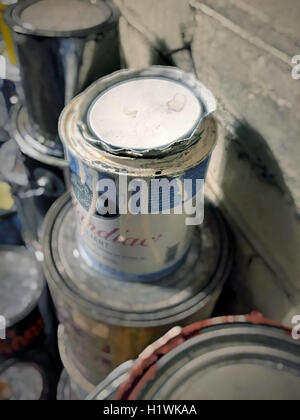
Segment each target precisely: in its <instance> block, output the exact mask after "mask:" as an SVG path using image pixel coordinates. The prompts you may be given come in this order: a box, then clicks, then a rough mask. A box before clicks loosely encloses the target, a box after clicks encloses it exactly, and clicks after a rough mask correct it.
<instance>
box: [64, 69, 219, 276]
mask: <svg viewBox="0 0 300 420" xmlns="http://www.w3.org/2000/svg"><path fill="white" fill-rule="evenodd" d="M215 108H216V102H215V99H214V97H213V95H212V93H211V92H210V91H209V90H208V89H207V88H206V87H205V86H204V85H203V84H202V83H201V82H200V81H199V80H197V79H196V78H195V77H194V76H193V75H192V74H188V73H185V72H184V71H182V70H180V69H177V68H175V67H160V66H153V67H150V68H148V69H144V70H139V71H132V70H123V71H119V72H116V73H113V74H112V75H110V76H106V77H104V78H102V79H99V80H98V81H97V82H95V83H94V84H93V85H92V86H90V87H89V88H88V89H87V90H86V91H85V92H83V93H82V94H81V95H79V96H78V97H76V98H75V99H74V100H72V101H71V102H70V104H69V105H67V107H66V108H65V109H64V111H63V113H62V115H61V117H60V122H59V132H60V137H61V140H62V142H63V143H64V146H65V154H66V157H67V158H68V161H69V165H70V170H71V184H72V192H73V200H74V206H75V208H76V216H77V220H78V223H77V225H78V226H77V227H76V229H77V231H78V235H77V241H78V249H79V252H80V254H81V256H82V257H83V258H84V259H86V261H87V263H88V264H90V265H93V266H94V268H95V269H96V268H97V269H98V270H99V271H100V272H102V273H104V274H105V273H106V274H112V275H115V276H119V277H120V278H123V279H128V280H130V279H131V280H138V281H142V280H145V281H147V280H149V279H151V280H153V279H155V278H159V277H163V276H166V275H167V274H168V273H170V272H171V271H172V270H175V269H176V268H177V267H178V266H179V265H180V264H181V263H182V261H183V260H184V258H185V257H186V255H187V253H188V251H189V249H190V247H191V243H192V238H193V231H194V228H195V226H193V225H190V224H189V222H187V214H186V212H185V211H184V210H183V204H184V205H185V206H187V205H188V203H191V202H192V201H193V199H195V197H196V196H198V195H199V194H201V192H202V191H203V189H202V187H203V184H201V183H200V182H198V181H200V180H204V178H205V175H206V171H207V167H208V164H209V160H210V156H211V153H212V150H213V147H214V145H215V142H216V139H217V129H216V122H215V120H214V119H213V118H212V117H211V116H210V114H211V113H212V112H213V111H214V110H215ZM104 180H106V181H107V182H108V183H110V185H111V184H112V189H114V188H115V190H116V193H115V198H114V197H113V198H111V199H110V198H109V199H107V200H108V201H109V200H110V201H111V202H114V205H115V209H114V211H110V210H109V211H108V212H107V213H105V209H103V207H102V205H103V196H105V194H103V193H104V191H103V190H101V188H102V186H101V185H100V184H101V183H103V182H104ZM156 181H157V182H161V183H164V182H166V181H168V185H169V186H170V185H171V183H172V188H174V189H171V193H170V196H168V195H166V196H164V195H163V193H161V192H160V190H159V188H158V187H157V185H158V184H157V183H156ZM184 181H186V184H184ZM188 181H190V184H189V185H190V186H191V187H190V190H189V191H188V188H187V187H185V185H187V184H188ZM155 183H156V184H155ZM182 184H184V187H182ZM160 185H162V184H160ZM155 186H156V187H157V188H156V189H155ZM142 187H144V190H143V191H145V196H144V197H146V204H145V208H144V210H145V209H146V211H144V210H141V206H140V208H137V209H134V211H132V210H133V209H132V207H130V206H131V205H132V206H134V205H135V204H133V203H132V201H131V200H135V199H136V194H138V193H139V192H140V191H141V188H142ZM108 188H109V187H108ZM131 188H133V189H131ZM128 189H129V190H130V191H129V192H128V195H127V193H126V191H127V190H128ZM179 190H180V194H181V195H180V194H179ZM141 195H143V192H142V193H141ZM164 197H166V198H164ZM128 199H129V200H128ZM139 200H140V204H141V202H142V201H143V198H140V199H139ZM139 200H138V199H137V201H139ZM104 201H105V200H104ZM130 202H131V204H130ZM129 207H130V209H129ZM137 207H139V204H137ZM199 208H200V206H199ZM103 210H104V211H103ZM200 223H201V221H199V223H198V224H200ZM195 224H196V223H195ZM174 226H176V229H174Z"/></svg>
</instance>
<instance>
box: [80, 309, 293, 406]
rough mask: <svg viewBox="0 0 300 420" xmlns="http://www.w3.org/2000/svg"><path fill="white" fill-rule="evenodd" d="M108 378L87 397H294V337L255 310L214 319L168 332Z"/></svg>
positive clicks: (253, 398)
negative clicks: (250, 312)
mask: <svg viewBox="0 0 300 420" xmlns="http://www.w3.org/2000/svg"><path fill="white" fill-rule="evenodd" d="M124 375H125V380H124V381H123V383H122V384H121V386H119V384H120V382H121V381H122V377H124ZM126 376H127V378H126ZM111 378H113V380H109V378H108V379H107V380H106V381H104V382H103V383H101V384H100V385H99V386H98V387H97V388H96V390H95V391H94V392H93V393H92V394H91V395H90V396H89V397H88V398H87V399H89V400H107V399H121V400H172V401H180V400H249V399H250V400H256V399H258V400H300V391H299V390H300V342H299V341H296V340H293V339H292V338H291V330H290V329H288V328H284V327H282V326H280V325H279V324H277V323H275V322H272V321H269V320H266V319H264V318H263V317H262V316H261V315H260V314H257V313H254V314H251V315H246V316H232V317H222V318H216V319H211V320H208V321H204V322H199V323H195V324H193V325H190V326H188V327H185V328H183V329H180V328H177V329H173V331H172V330H171V331H169V333H167V334H166V335H165V336H164V337H162V338H161V339H160V340H158V341H156V342H155V343H153V344H152V345H151V346H149V347H148V348H146V350H145V351H144V352H143V353H141V355H140V356H139V358H138V359H137V360H136V362H134V363H133V362H129V366H128V369H127V370H126V369H122V367H120V368H118V369H116V371H115V372H113V373H112V374H111ZM152 414H153V412H152Z"/></svg>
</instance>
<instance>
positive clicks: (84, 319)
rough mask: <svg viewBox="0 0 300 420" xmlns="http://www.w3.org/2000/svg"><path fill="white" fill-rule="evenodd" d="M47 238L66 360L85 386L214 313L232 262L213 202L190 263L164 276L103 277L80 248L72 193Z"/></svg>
mask: <svg viewBox="0 0 300 420" xmlns="http://www.w3.org/2000/svg"><path fill="white" fill-rule="evenodd" d="M43 237H44V240H43V251H44V272H45V276H46V279H47V281H48V284H49V286H50V290H51V293H52V296H53V300H54V303H55V306H56V309H57V313H58V318H59V320H60V322H61V324H62V325H63V329H64V331H63V334H62V340H60V341H61V342H63V348H64V351H63V353H65V354H66V357H65V358H64V359H65V360H66V361H67V362H65V361H64V364H65V367H66V368H67V370H68V372H69V374H70V375H71V376H72V372H71V371H70V369H68V366H70V365H71V366H72V371H74V369H73V367H74V368H75V369H76V371H77V372H79V374H80V375H78V376H80V377H81V378H84V383H82V381H81V380H78V382H80V381H81V383H79V385H80V386H81V387H82V388H83V389H86V388H85V385H86V383H88V384H91V386H94V385H96V384H98V383H99V381H100V380H101V379H103V378H104V377H106V376H107V374H108V373H109V372H110V371H111V370H112V369H113V368H114V367H116V366H118V365H119V364H120V363H122V362H124V361H126V360H128V359H131V358H135V357H137V355H138V354H139V353H140V351H141V350H142V349H143V348H144V347H145V346H146V345H147V344H149V343H151V342H152V341H153V340H154V339H155V338H157V337H159V336H161V334H162V333H164V332H165V331H167V330H168V329H169V328H170V327H171V326H172V325H177V324H178V323H179V324H182V325H183V324H189V323H190V322H192V321H193V320H199V319H205V318H207V317H209V316H210V315H211V313H212V311H213V308H214V306H215V303H216V300H217V299H218V297H219V294H220V292H221V290H222V287H223V284H224V282H225V280H226V278H227V276H228V274H229V272H230V270H231V266H232V249H231V242H230V237H229V235H228V231H227V228H226V226H225V224H224V222H223V219H222V217H221V216H220V214H219V212H218V211H217V210H216V209H215V208H214V207H213V206H212V205H210V204H207V207H206V218H205V223H204V225H203V226H202V227H201V229H200V230H198V231H197V233H196V234H195V238H194V240H193V245H192V247H191V250H190V252H189V254H188V256H187V257H186V259H185V261H184V262H183V263H182V265H181V266H180V267H179V268H178V269H177V270H176V271H174V272H173V273H172V274H170V275H169V276H166V277H165V278H163V279H160V280H159V281H152V282H132V281H125V280H124V279H119V278H118V277H116V276H101V275H99V272H98V271H97V270H94V269H93V267H92V266H89V265H88V264H87V263H86V262H85V260H83V259H82V258H81V256H80V253H79V251H78V249H77V242H76V240H75V238H76V220H75V218H74V209H73V207H72V203H71V197H70V194H66V195H65V196H64V197H62V198H61V199H59V200H58V201H57V202H56V203H55V204H54V205H53V206H52V208H51V209H50V211H49V213H48V215H47V217H46V220H45V225H44V235H43ZM61 347H62V346H61ZM61 353H62V352H61ZM66 364H68V366H66ZM73 376H74V374H73ZM74 379H75V378H74ZM89 390H90V389H88V391H89Z"/></svg>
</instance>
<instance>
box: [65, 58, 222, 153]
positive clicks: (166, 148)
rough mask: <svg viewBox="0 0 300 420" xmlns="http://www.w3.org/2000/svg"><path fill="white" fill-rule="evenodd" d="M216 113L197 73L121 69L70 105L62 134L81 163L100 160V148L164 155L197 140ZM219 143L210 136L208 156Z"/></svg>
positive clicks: (160, 69)
mask: <svg viewBox="0 0 300 420" xmlns="http://www.w3.org/2000/svg"><path fill="white" fill-rule="evenodd" d="M215 109H216V101H215V98H214V97H213V95H212V93H211V92H210V91H209V90H208V89H207V88H206V87H205V86H204V85H203V84H202V83H201V82H200V81H199V80H198V79H196V77H195V76H194V75H193V74H190V73H186V72H184V71H182V70H180V69H178V68H175V67H161V66H152V67H150V68H147V69H143V70H122V71H118V72H116V73H113V74H112V75H109V76H106V77H104V78H102V79H99V80H98V81H97V82H95V83H94V84H93V85H92V86H90V87H89V88H88V89H87V90H86V91H85V92H84V93H83V94H81V95H80V96H79V97H77V98H75V100H73V101H71V103H70V104H69V105H67V107H66V108H65V110H64V111H63V113H62V116H61V119H60V124H59V127H60V136H61V139H62V141H63V142H64V143H65V145H66V147H67V148H69V149H71V151H73V153H75V155H77V154H78V157H81V155H82V158H81V159H82V160H85V159H86V160H88V159H90V160H91V159H92V158H93V156H94V157H95V156H96V155H97V154H98V156H99V150H102V151H106V152H109V153H111V154H115V155H122V156H128V157H130V156H137V157H155V156H160V157H161V156H164V155H167V154H170V153H171V154H175V153H178V152H179V151H182V150H185V149H187V148H189V147H190V146H191V145H193V144H194V143H196V142H197V141H199V139H200V138H201V134H202V133H203V131H204V128H205V126H203V124H202V123H203V121H204V120H205V118H206V117H207V116H208V115H210V114H211V113H213V112H214V111H215ZM215 140H216V139H215V137H214V136H212V138H211V139H210V144H209V145H208V146H207V147H206V149H207V150H206V156H207V155H208V154H209V153H210V152H211V149H212V147H213V145H214V143H215ZM88 145H91V146H93V147H92V148H89V147H88ZM80 148H81V150H80ZM83 150H84V152H85V153H86V155H83ZM77 152H78V153H77ZM204 157H205V156H204Z"/></svg>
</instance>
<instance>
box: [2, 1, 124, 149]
mask: <svg viewBox="0 0 300 420" xmlns="http://www.w3.org/2000/svg"><path fill="white" fill-rule="evenodd" d="M75 15H76V16H75ZM62 16H63V19H62V18H61V17H62ZM87 17H88V18H89V21H88V22H87ZM4 18H5V21H6V24H7V25H8V26H9V27H10V29H11V30H12V33H13V38H14V41H15V45H16V50H17V55H18V61H19V65H20V70H21V77H22V83H23V88H24V96H25V104H26V110H27V112H28V116H29V122H30V129H31V134H32V136H33V137H34V138H36V139H38V140H39V141H40V142H41V143H42V144H47V146H48V147H49V148H51V149H52V150H53V152H54V153H57V154H58V155H59V154H60V156H61V157H62V152H63V151H62V147H61V143H60V141H59V137H58V133H57V122H58V117H59V114H60V112H61V110H62V109H63V107H64V106H65V105H66V104H67V103H68V102H69V101H70V99H71V98H72V97H73V96H75V95H76V94H78V93H79V92H80V91H81V90H82V89H84V88H85V87H86V86H88V85H89V84H90V83H92V82H93V81H94V80H96V79H97V78H98V77H100V76H103V75H105V74H108V73H110V72H112V71H114V70H117V69H119V68H120V58H119V45H118V30H117V24H118V19H117V13H116V10H115V8H114V7H113V6H112V3H111V2H109V1H106V0H101V1H97V2H93V1H86V2H83V1H78V0H25V1H21V2H19V3H18V4H15V5H12V6H10V7H9V8H8V9H7V10H6V11H5V13H4ZM91 25H92V26H91Z"/></svg>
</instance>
